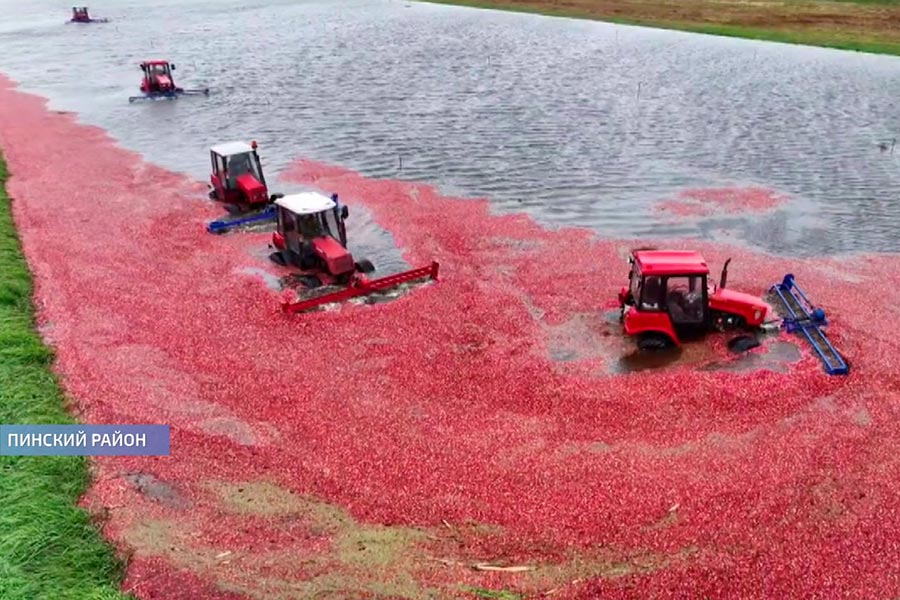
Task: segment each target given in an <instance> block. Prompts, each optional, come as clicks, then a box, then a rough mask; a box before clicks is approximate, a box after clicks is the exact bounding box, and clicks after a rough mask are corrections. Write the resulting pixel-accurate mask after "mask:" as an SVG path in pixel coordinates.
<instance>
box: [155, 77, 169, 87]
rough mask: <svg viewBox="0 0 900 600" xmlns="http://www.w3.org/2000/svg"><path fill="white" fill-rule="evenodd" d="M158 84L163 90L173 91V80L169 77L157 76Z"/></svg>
mask: <svg viewBox="0 0 900 600" xmlns="http://www.w3.org/2000/svg"><path fill="white" fill-rule="evenodd" d="M156 84H157V85H158V86H159V89H161V90H169V89H172V78H171V77H169V76H168V75H157V76H156Z"/></svg>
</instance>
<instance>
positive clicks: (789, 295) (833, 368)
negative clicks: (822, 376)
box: [772, 274, 850, 375]
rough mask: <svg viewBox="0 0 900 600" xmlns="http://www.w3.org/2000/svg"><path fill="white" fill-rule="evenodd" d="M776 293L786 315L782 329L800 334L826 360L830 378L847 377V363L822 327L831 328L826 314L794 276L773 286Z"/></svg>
mask: <svg viewBox="0 0 900 600" xmlns="http://www.w3.org/2000/svg"><path fill="white" fill-rule="evenodd" d="M772 292H774V294H775V296H776V297H777V298H778V299H779V301H780V302H781V304H782V307H783V309H784V310H783V314H785V315H786V316H785V318H784V321H783V322H782V327H783V328H784V329H785V331H787V332H788V333H800V334H801V335H802V336H803V337H804V338H806V340H807V341H808V342H809V343H810V345H811V346H812V347H813V350H815V352H816V355H817V356H818V357H819V359H820V360H821V361H822V364H823V365H824V367H825V372H827V373H828V374H829V375H846V374H847V373H849V372H850V367H849V365H847V361H845V360H844V358H843V357H842V356H841V355H840V353H839V352H838V351H837V350H836V349H835V347H834V346H833V345H832V344H831V341H829V339H828V336H826V335H825V332H824V331H822V327H825V326H827V325H828V319H826V318H825V311H824V310H822V309H821V308H817V307H815V306H814V305H813V304H812V302H810V301H809V298H807V297H806V294H805V293H804V292H803V290H802V289H801V288H800V286H798V285H797V283H796V282H795V281H794V276H793V275H791V274H788V275H785V276H784V280H783V281H782V282H781V283H776V284H775V285H773V286H772Z"/></svg>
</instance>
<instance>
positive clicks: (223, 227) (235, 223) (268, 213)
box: [206, 206, 277, 233]
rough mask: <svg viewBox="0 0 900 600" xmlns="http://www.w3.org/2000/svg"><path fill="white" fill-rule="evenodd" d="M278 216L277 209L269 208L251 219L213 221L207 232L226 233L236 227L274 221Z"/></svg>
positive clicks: (207, 227)
mask: <svg viewBox="0 0 900 600" xmlns="http://www.w3.org/2000/svg"><path fill="white" fill-rule="evenodd" d="M276 214H277V213H276V212H275V207H274V206H268V207H266V209H265V210H264V211H263V212H261V213H258V214H255V215H252V216H249V217H242V218H239V219H219V220H218V221H213V222H212V223H210V224H209V225H207V226H206V231H208V232H209V233H225V232H226V231H229V230H231V229H234V228H236V227H241V226H243V225H249V224H250V223H261V222H263V221H274V220H275V217H276Z"/></svg>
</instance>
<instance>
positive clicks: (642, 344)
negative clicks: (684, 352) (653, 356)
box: [637, 333, 672, 352]
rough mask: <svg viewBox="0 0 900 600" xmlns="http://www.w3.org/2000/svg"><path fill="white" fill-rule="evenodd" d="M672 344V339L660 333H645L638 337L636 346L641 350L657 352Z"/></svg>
mask: <svg viewBox="0 0 900 600" xmlns="http://www.w3.org/2000/svg"><path fill="white" fill-rule="evenodd" d="M671 346H672V340H670V339H669V338H668V337H667V336H665V335H663V334H661V333H645V334H643V335H641V336H640V337H639V338H638V341H637V347H638V350H640V351H642V352H657V351H659V350H666V349H667V348H670V347H671Z"/></svg>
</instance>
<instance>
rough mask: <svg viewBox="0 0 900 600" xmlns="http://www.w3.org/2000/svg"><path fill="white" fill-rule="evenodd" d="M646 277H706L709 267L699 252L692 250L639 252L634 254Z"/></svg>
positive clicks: (635, 260)
mask: <svg viewBox="0 0 900 600" xmlns="http://www.w3.org/2000/svg"><path fill="white" fill-rule="evenodd" d="M634 262H635V263H637V265H638V267H640V269H641V273H643V274H644V275H704V274H707V273H709V266H708V265H707V264H706V261H705V260H703V257H702V256H700V253H699V252H693V251H690V250H639V251H637V252H635V253H634Z"/></svg>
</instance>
